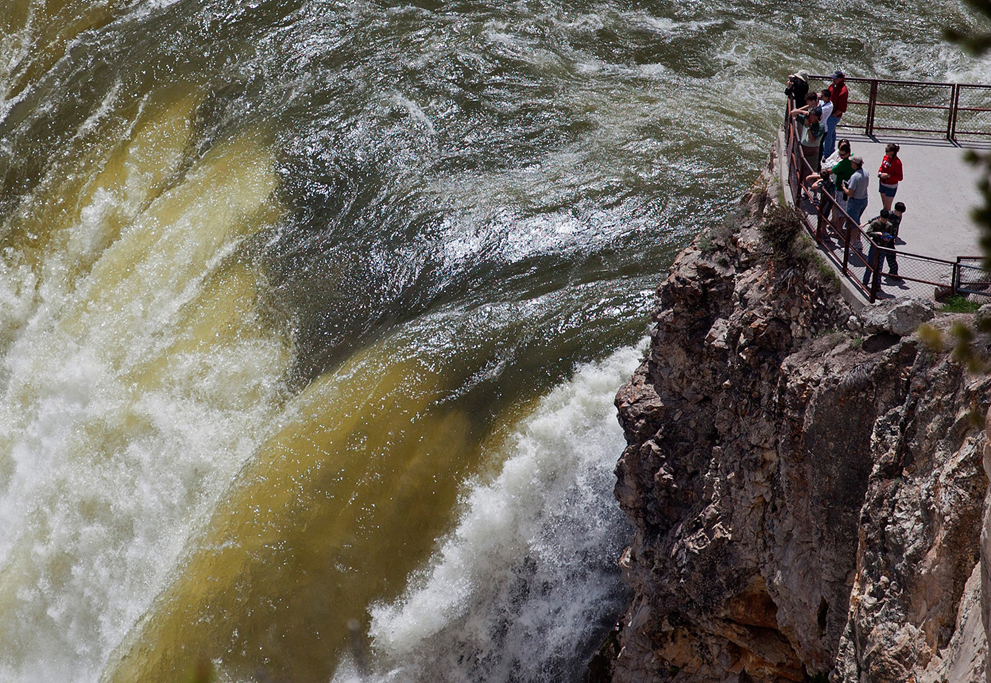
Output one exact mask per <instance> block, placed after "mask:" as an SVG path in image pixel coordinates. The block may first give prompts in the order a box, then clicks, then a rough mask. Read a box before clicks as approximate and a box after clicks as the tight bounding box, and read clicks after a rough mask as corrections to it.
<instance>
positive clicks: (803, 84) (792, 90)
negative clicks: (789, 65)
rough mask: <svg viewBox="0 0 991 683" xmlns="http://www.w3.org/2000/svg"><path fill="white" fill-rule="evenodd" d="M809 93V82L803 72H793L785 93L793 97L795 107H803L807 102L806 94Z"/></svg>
mask: <svg viewBox="0 0 991 683" xmlns="http://www.w3.org/2000/svg"><path fill="white" fill-rule="evenodd" d="M808 94H809V83H808V81H807V80H805V77H804V76H803V75H802V72H801V71H799V72H798V73H793V74H792V75H791V76H789V77H788V87H787V88H785V95H787V96H788V97H790V98H791V101H792V102H793V103H794V104H793V105H792V106H793V107H801V106H802V105H803V104H805V96H806V95H808Z"/></svg>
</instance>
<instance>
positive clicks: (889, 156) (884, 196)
mask: <svg viewBox="0 0 991 683" xmlns="http://www.w3.org/2000/svg"><path fill="white" fill-rule="evenodd" d="M899 149H900V148H899V147H898V145H896V144H894V143H893V142H890V143H888V146H887V147H885V148H884V159H882V160H881V168H879V169H878V170H877V179H878V192H880V193H881V205H882V206H884V208H886V209H887V210H888V211H891V203H892V202H893V201H895V192H897V191H898V183H899V181H900V180H901V179H902V160H901V159H899V158H898V150H899Z"/></svg>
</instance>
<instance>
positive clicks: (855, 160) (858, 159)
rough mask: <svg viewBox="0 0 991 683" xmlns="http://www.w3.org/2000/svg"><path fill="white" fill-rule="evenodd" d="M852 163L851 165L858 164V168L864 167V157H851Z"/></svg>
mask: <svg viewBox="0 0 991 683" xmlns="http://www.w3.org/2000/svg"><path fill="white" fill-rule="evenodd" d="M850 163H851V164H857V165H858V166H863V165H864V157H861V156H852V157H850Z"/></svg>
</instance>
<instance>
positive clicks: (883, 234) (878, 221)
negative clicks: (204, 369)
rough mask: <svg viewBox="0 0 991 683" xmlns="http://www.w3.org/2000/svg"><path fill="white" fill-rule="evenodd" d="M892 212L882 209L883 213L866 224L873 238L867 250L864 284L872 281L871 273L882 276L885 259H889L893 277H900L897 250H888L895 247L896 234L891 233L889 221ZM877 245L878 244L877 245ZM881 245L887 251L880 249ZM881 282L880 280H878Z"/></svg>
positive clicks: (878, 276) (868, 235)
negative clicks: (896, 257)
mask: <svg viewBox="0 0 991 683" xmlns="http://www.w3.org/2000/svg"><path fill="white" fill-rule="evenodd" d="M889 217H890V213H889V212H888V210H887V209H881V215H879V216H878V217H877V218H875V219H874V220H872V221H871V222H869V223H867V224H866V225H864V226H861V227H863V228H865V230H866V232H867V237H868V238H870V240H871V247H870V249H868V251H867V268H866V269H865V270H864V280H863V282H864V286H865V287H866V286H867V285H868V283H870V281H871V275H874V277H875V278H880V277H881V264H882V263H883V262H884V260H885V259H887V261H888V271H889V273H890V275H891V276H892V277H896V278H897V277H898V262H897V261H896V260H895V252H894V251H887V250H888V249H894V246H895V236H894V235H892V234H891V225H890V223H889V222H888V218H889ZM875 245H877V246H875ZM879 247H881V248H884V249H885V251H879V249H878V248H879ZM878 282H880V280H878Z"/></svg>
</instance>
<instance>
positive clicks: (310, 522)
mask: <svg viewBox="0 0 991 683" xmlns="http://www.w3.org/2000/svg"><path fill="white" fill-rule="evenodd" d="M972 22H973V19H972V18H969V17H968V15H967V14H966V13H965V11H964V9H963V8H962V5H959V4H957V3H955V2H936V3H935V4H934V3H921V2H911V3H895V2H882V3H876V2H875V3H868V2H861V1H853V0H830V1H826V0H816V1H814V2H807V3H801V4H798V3H784V2H771V1H766V0H765V1H762V2H743V1H741V0H712V1H711V2H695V1H689V0H680V1H679V2H665V1H659V2H638V1H634V0H627V1H620V2H593V1H582V2H569V1H568V0H530V1H519V2H506V3H496V2H482V1H477V0H476V1H470V0H469V1H464V2H450V3H444V2H439V1H429V0H421V1H419V2H412V1H411V2H384V1H383V2H366V1H362V0H355V1H352V2H343V1H341V2H333V1H330V0H171V1H170V0H6V1H5V2H3V3H2V7H0V173H2V175H0V182H2V195H0V226H2V227H0V230H2V232H0V235H2V244H0V520H2V524H0V681H5V682H8V681H9V682H14V683H20V682H32V683H33V682H39V683H41V682H45V683H48V682H62V681H66V682H69V681H71V682H76V681H78V682H93V683H95V682H97V681H103V682H106V683H131V682H133V681H146V682H155V681H161V682H163V683H165V682H172V681H177V680H182V678H183V677H184V676H186V675H187V673H188V672H189V671H190V670H191V668H192V667H193V666H194V665H195V664H196V662H197V661H202V660H206V659H208V660H212V662H213V666H214V667H215V670H216V673H217V675H218V676H219V678H220V680H222V681H232V682H233V681H237V682H248V681H258V682H266V681H273V682H274V681H279V682H292V683H309V682H317V681H320V682H323V681H328V680H334V681H339V682H344V681H358V680H363V681H472V682H474V681H492V682H497V681H534V682H537V681H540V682H545V681H578V680H580V678H581V675H582V672H583V669H584V666H585V662H586V661H587V658H588V656H589V654H590V653H591V652H592V651H593V650H594V649H595V647H596V646H597V644H598V642H599V641H600V640H601V638H602V636H603V634H604V633H605V632H606V631H607V630H608V629H609V627H610V626H611V624H612V623H613V622H614V621H615V619H616V617H617V615H618V614H619V613H620V611H621V610H622V609H623V607H624V600H626V599H627V597H628V596H627V595H626V594H625V592H624V589H623V586H622V583H621V582H620V580H619V576H618V572H617V570H616V558H617V555H618V553H619V552H620V550H621V549H622V546H623V544H624V537H625V535H626V534H627V533H628V530H627V529H626V527H625V525H624V521H623V518H622V515H621V514H620V513H619V511H618V510H617V508H616V505H615V503H614V501H613V498H612V484H613V480H612V468H613V465H614V463H615V461H616V459H617V457H618V456H619V454H620V452H621V450H622V446H623V438H622V433H621V432H620V430H619V427H618V426H617V423H616V419H615V414H614V409H613V407H612V399H613V396H614V394H615V392H616V389H617V388H618V387H619V385H620V384H621V383H622V382H623V381H624V378H626V377H627V376H628V375H629V374H630V372H631V371H632V370H633V368H634V367H635V366H636V363H637V361H638V359H639V357H640V355H641V353H642V341H641V340H642V339H643V337H644V335H645V334H646V330H647V325H648V323H649V309H650V306H651V302H652V292H653V288H654V286H655V285H656V284H657V282H658V281H659V279H660V277H661V275H662V273H663V272H664V270H665V268H666V267H667V266H668V264H669V263H670V262H671V260H672V258H673V256H674V254H675V252H676V251H677V249H678V248H679V247H681V246H684V245H685V244H686V243H687V242H688V241H689V240H690V239H691V237H692V236H693V235H694V234H696V233H697V232H698V231H699V230H700V229H701V228H703V227H704V226H706V225H710V224H713V223H715V222H718V221H721V220H725V219H726V218H727V217H728V216H730V215H731V214H732V211H733V205H734V203H735V202H736V200H738V198H739V197H740V195H741V194H743V193H744V192H745V191H746V189H747V188H748V186H749V184H750V183H751V182H752V181H753V180H754V178H755V176H756V175H757V173H758V170H759V168H760V167H761V166H762V165H763V164H764V162H765V159H766V155H767V151H768V147H769V144H770V142H771V140H772V139H773V135H774V131H775V128H776V124H777V122H778V120H779V116H780V114H779V112H780V105H781V94H780V93H781V90H782V87H783V86H782V83H783V81H784V78H785V76H786V75H787V74H788V73H790V72H791V71H794V70H796V69H798V68H805V69H807V70H809V71H810V72H813V73H815V72H820V73H821V72H829V71H831V70H833V69H834V68H836V67H837V66H842V67H843V68H845V69H846V70H847V72H848V73H849V74H851V75H878V76H890V77H903V78H918V79H939V80H943V79H956V80H963V81H984V82H987V81H988V79H989V78H991V70H989V69H987V68H986V64H982V63H980V62H974V61H972V60H970V59H968V58H966V57H964V56H963V55H962V54H961V53H960V52H959V51H958V50H957V49H956V48H953V47H950V46H948V45H947V44H946V43H944V42H943V41H942V39H941V38H940V35H941V34H940V31H941V27H942V26H943V25H945V24H953V25H962V26H965V25H972ZM349 622H350V623H351V626H350V628H349Z"/></svg>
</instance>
